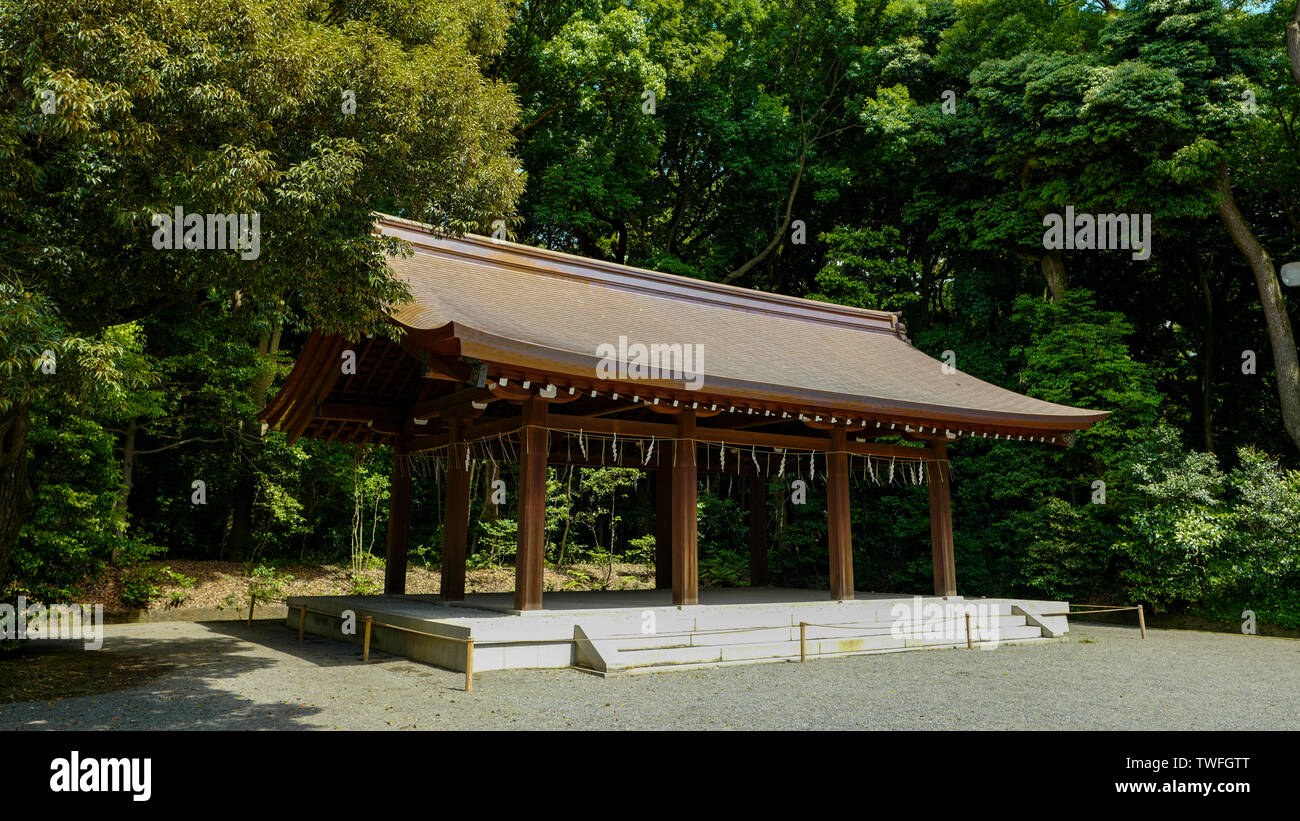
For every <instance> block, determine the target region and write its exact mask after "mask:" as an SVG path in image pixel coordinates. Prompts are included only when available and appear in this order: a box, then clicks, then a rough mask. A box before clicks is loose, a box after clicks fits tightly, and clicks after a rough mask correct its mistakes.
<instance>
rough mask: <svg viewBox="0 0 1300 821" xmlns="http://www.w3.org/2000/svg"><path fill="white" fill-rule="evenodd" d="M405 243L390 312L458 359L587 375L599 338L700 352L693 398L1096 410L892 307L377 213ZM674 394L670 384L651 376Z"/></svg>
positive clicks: (1045, 424) (1073, 416) (838, 406)
mask: <svg viewBox="0 0 1300 821" xmlns="http://www.w3.org/2000/svg"><path fill="white" fill-rule="evenodd" d="M378 230H379V231H380V232H381V233H382V234H384V235H387V236H393V237H397V238H400V239H403V240H406V241H408V242H410V243H411V244H412V247H413V249H414V255H413V256H410V257H406V258H403V257H393V258H391V259H390V266H391V268H392V270H393V271H394V273H395V274H396V275H397V276H398V277H399V278H400V279H402V280H404V281H405V282H406V283H407V285H408V287H409V288H410V291H411V295H412V298H413V299H412V301H411V302H409V303H407V304H405V305H403V306H401V307H399V308H397V309H396V310H394V311H393V313H392V318H393V319H394V321H396V322H397V323H399V324H401V325H403V326H405V327H406V328H409V329H412V330H426V331H434V330H437V331H440V332H441V333H440V334H439V336H441V337H443V338H452V339H454V340H455V342H456V343H457V353H458V354H459V355H460V356H463V357H468V358H473V359H478V360H482V361H485V362H490V363H498V364H501V363H506V364H509V365H512V366H515V367H517V368H520V369H524V370H532V371H534V372H537V373H544V374H548V375H551V376H565V375H567V376H570V377H575V378H578V379H585V380H587V382H588V383H590V382H593V381H594V380H595V378H596V363H597V362H598V361H599V356H598V355H597V353H596V351H597V348H598V347H599V346H600V345H602V344H606V343H608V344H611V345H617V343H618V340H619V337H620V336H623V337H627V341H628V343H629V344H632V343H638V342H639V343H643V344H646V345H649V344H652V343H661V344H674V343H679V344H699V345H701V346H703V367H702V368H701V370H702V376H703V384H702V387H701V390H700V394H707V395H709V396H713V397H719V396H721V397H727V398H731V399H734V400H737V401H739V400H746V401H751V402H759V403H775V404H788V405H789V406H791V407H817V408H824V409H827V410H839V411H844V412H846V413H848V412H852V413H858V414H863V415H876V416H895V417H896V416H899V415H900V414H902V416H904V417H905V418H906V417H915V418H924V419H926V420H939V421H940V422H951V423H952V424H954V425H961V424H962V423H965V424H967V426H968V429H970V428H972V427H973V428H975V429H978V428H979V427H982V426H984V425H1015V426H1017V427H1022V428H1024V429H1026V430H1030V431H1043V432H1067V431H1074V430H1081V429H1084V428H1087V427H1089V426H1091V425H1092V424H1093V423H1095V422H1097V421H1100V420H1102V419H1104V418H1105V417H1106V415H1107V414H1106V413H1105V412H1101V411H1093V410H1087V409H1083V408H1074V407H1069V406H1065V405H1058V404H1054V403H1051V402H1045V401H1042V400H1039V399H1033V398H1031V397H1028V396H1024V395H1022V394H1019V393H1016V392H1014V391H1010V390H1006V389H1004V388H1000V387H998V386H996V385H993V384H990V383H988V382H984V381H982V380H980V379H976V378H975V377H973V376H970V375H968V374H964V373H961V372H959V371H958V372H949V373H945V372H944V370H943V367H942V363H940V362H939V360H937V359H934V358H932V357H930V356H927V355H926V354H924V353H922V352H921V351H918V350H917V349H916V348H914V347H912V345H911V343H910V342H909V341H908V340H907V338H906V336H905V335H904V332H903V328H902V326H901V325H900V323H899V322H898V320H897V316H896V315H895V314H891V313H887V312H883V311H869V310H862V309H857V308H849V307H845V306H840V305H834V304H829V303H823V302H816V301H811V300H805V299H797V298H794V297H786V296H782V295H777V294H769V293H765V292H761V291H754V290H750V289H746V288H736V287H732V286H726V285H720V284H716V283H709V282H704V281H700V280H695V279H690V278H687V277H679V276H672V275H669V274H662V273H658V272H654V271H647V270H644V269H638V268H632V267H630V266H621V265H614V264H612V263H606V262H601V261H597V260H590V259H585V258H582V257H576V256H572V255H569V254H562V253H558V252H553V251H547V250H543V249H537V248H532V247H529V246H524V245H519V244H516V243H510V242H505V241H499V240H492V239H488V238H484V237H478V236H473V235H467V236H463V237H442V236H435V235H433V234H431V233H430V232H429V230H428V228H427V227H426V226H423V225H420V224H419V223H413V222H410V221H407V220H401V219H397V218H393V217H387V216H382V215H381V216H380V219H379V224H378ZM649 384H653V385H658V386H665V387H677V388H679V389H680V388H681V387H682V383H681V382H680V381H678V382H677V383H676V384H675V385H674V384H673V383H671V382H664V381H658V382H653V383H649Z"/></svg>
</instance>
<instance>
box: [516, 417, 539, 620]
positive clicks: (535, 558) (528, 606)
mask: <svg viewBox="0 0 1300 821" xmlns="http://www.w3.org/2000/svg"><path fill="white" fill-rule="evenodd" d="M523 424H524V429H523V431H522V432H521V433H520V440H521V442H522V447H521V452H520V455H519V540H518V545H519V549H518V551H517V553H516V555H515V609H516V610H541V609H542V579H543V575H542V571H543V569H544V568H545V567H546V450H547V448H546V434H547V432H546V400H545V399H541V398H538V397H535V396H534V397H532V398H531V399H526V400H524V407H523Z"/></svg>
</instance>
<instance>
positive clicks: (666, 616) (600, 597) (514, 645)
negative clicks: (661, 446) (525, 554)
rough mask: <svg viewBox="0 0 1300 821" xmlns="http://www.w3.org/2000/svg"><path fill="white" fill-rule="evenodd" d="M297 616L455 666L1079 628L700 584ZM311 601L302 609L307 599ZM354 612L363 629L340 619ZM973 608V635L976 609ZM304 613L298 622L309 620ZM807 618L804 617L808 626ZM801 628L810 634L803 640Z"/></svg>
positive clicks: (391, 601) (490, 596)
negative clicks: (692, 591) (684, 588)
mask: <svg viewBox="0 0 1300 821" xmlns="http://www.w3.org/2000/svg"><path fill="white" fill-rule="evenodd" d="M288 606H289V613H288V616H287V617H286V620H285V624H286V626H288V627H290V628H293V629H295V630H297V629H299V627H300V626H301V627H302V629H303V630H304V631H305V632H307V633H312V634H314V635H320V636H326V637H330V638H335V639H339V640H343V641H350V642H353V643H356V644H361V643H362V642H363V641H364V634H365V630H364V625H365V619H366V617H367V616H369V617H370V619H371V628H370V631H371V632H370V646H371V648H373V649H378V650H383V651H385V652H388V653H392V654H395V655H400V656H405V657H407V658H410V659H412V660H415V661H422V662H426V663H429V664H434V665H437V666H439V667H444V668H447V669H450V670H457V671H464V670H465V669H466V661H467V653H468V650H469V647H470V644H469V641H470V640H472V641H473V669H474V671H475V672H482V671H487V670H504V669H523V668H542V667H577V668H579V669H583V670H588V671H590V672H594V673H599V674H603V675H610V674H620V673H641V672H656V671H662V670H668V669H684V668H696V667H712V666H720V665H728V664H755V663H759V662H769V661H788V660H794V661H798V660H799V659H800V657H801V651H802V652H803V653H804V654H806V657H807V658H822V657H834V656H845V655H858V654H865V653H890V652H899V651H904V650H921V649H938V648H946V647H966V646H968V638H969V641H970V643H971V644H972V645H974V646H978V647H982V648H992V647H996V646H998V645H999V644H1011V643H1023V642H1030V641H1048V640H1053V639H1056V638H1059V637H1060V636H1063V635H1064V634H1065V633H1066V632H1067V631H1068V630H1069V624H1068V621H1067V618H1066V617H1065V616H1061V615H1047V614H1059V613H1065V612H1066V611H1068V610H1069V606H1068V603H1067V602H1061V601H1039V600H1029V599H965V598H962V597H960V596H957V597H949V598H939V597H936V596H924V597H920V596H907V595H900V594H883V593H857V594H856V598H855V599H853V600H850V601H829V600H827V593H826V591H824V590H799V589H791V588H773V587H760V588H748V587H741V588H725V589H715V590H701V591H700V604H698V605H690V606H681V607H679V606H677V605H674V604H673V603H672V591H670V590H618V591H564V592H548V593H546V595H545V596H544V598H543V606H544V609H542V610H532V611H519V610H515V609H514V594H513V593H471V594H469V595H468V596H466V598H465V600H464V601H463V602H443V601H441V600H440V599H439V598H438V597H437V596H419V595H406V596H293V597H290V598H289V600H288ZM304 607H305V609H306V613H305V617H304V614H303V612H302V611H303V609H304ZM346 611H351V613H352V614H353V615H354V617H355V621H354V624H355V630H354V631H353V632H352V633H351V634H345V633H344V632H343V630H342V628H341V625H342V624H343V618H344V616H345V612H346ZM967 615H970V617H971V618H970V630H969V633H968V629H967V619H966V616H967ZM300 620H301V621H300ZM801 623H802V624H803V627H802V628H801ZM801 633H802V636H803V641H802V642H801Z"/></svg>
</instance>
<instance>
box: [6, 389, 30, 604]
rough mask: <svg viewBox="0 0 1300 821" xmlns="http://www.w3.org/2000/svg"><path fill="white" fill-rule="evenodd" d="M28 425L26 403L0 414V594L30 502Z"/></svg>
mask: <svg viewBox="0 0 1300 821" xmlns="http://www.w3.org/2000/svg"><path fill="white" fill-rule="evenodd" d="M30 428H31V416H30V409H29V407H28V406H27V405H26V404H15V405H13V406H12V407H11V408H10V409H9V410H8V412H6V413H4V414H0V596H3V595H4V591H5V588H6V587H7V586H8V585H9V578H10V577H9V564H10V559H11V558H12V557H13V553H14V546H15V545H16V544H17V543H18V531H19V529H20V528H21V526H22V522H23V519H24V518H26V516H27V510H28V509H29V508H30V507H31V505H32V489H31V486H30V485H28V484H27V431H28V430H29V429H30Z"/></svg>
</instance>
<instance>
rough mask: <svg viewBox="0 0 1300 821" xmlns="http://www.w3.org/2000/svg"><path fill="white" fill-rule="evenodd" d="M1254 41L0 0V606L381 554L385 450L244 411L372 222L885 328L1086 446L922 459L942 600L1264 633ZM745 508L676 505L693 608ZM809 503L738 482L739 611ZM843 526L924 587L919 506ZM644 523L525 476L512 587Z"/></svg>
mask: <svg viewBox="0 0 1300 821" xmlns="http://www.w3.org/2000/svg"><path fill="white" fill-rule="evenodd" d="M1297 14H1298V13H1297V9H1296V5H1295V3H1294V2H1290V3H1288V2H1278V3H1262V4H1246V3H1236V2H1223V1H1222V0H1145V1H1142V2H1138V1H1135V2H1129V3H1111V2H1109V0H1096V2H1082V1H1081V2H1046V0H960V1H959V2H953V1H952V0H888V1H886V0H875V2H867V1H860V2H850V0H839V1H838V2H836V1H835V0H822V1H819V2H798V1H797V0H789V1H787V0H711V1H710V0H705V2H692V3H687V2H682V1H681V0H625V1H624V2H614V0H525V1H523V2H506V1H504V0H498V1H497V2H493V0H378V1H375V0H365V1H364V2H363V1H362V0H355V1H354V2H348V1H347V0H338V1H336V2H324V1H323V0H321V1H317V0H289V1H288V2H284V0H277V2H257V1H256V0H225V1H224V2H200V0H130V2H127V0H98V1H97V2H85V0H75V1H74V0H39V1H38V2H36V1H34V0H14V2H10V3H6V4H5V5H4V7H3V8H2V9H0V78H2V80H0V81H2V82H3V89H2V94H3V97H2V98H0V311H2V313H0V380H3V381H2V382H0V384H2V385H3V390H0V443H2V444H3V449H0V591H6V590H7V593H8V595H10V596H12V595H14V594H17V593H25V594H27V595H29V596H33V597H36V598H39V599H44V600H47V601H52V600H56V599H69V598H75V597H76V596H77V595H78V592H79V590H81V589H82V588H83V587H84V585H85V584H86V583H87V580H88V579H92V578H93V577H94V574H95V573H97V572H99V571H100V570H102V569H103V568H104V567H105V566H107V565H109V564H118V565H130V564H133V563H138V562H142V561H145V560H146V559H149V558H155V559H156V558H212V559H218V558H220V559H225V560H235V561H243V562H249V563H250V564H257V563H268V564H271V565H274V564H277V563H288V562H313V563H339V562H346V561H347V560H348V558H349V556H350V555H352V554H354V553H355V552H356V551H358V550H359V551H362V552H365V553H373V554H374V555H375V556H377V557H379V556H382V553H383V541H384V539H383V532H384V526H385V519H386V513H387V498H386V497H387V471H388V466H389V465H390V456H389V455H388V453H387V452H386V451H385V449H383V448H365V447H355V446H351V445H345V444H328V443H321V442H313V441H299V442H297V443H295V444H293V445H289V444H287V442H286V440H285V438H284V436H283V435H282V434H280V433H277V432H274V431H263V430H262V429H261V426H260V424H259V423H258V422H257V421H256V419H255V414H256V412H257V411H258V410H259V409H260V408H261V407H262V406H263V405H264V403H265V402H266V401H267V399H268V398H269V397H270V396H272V395H273V394H274V391H275V389H276V387H277V386H278V384H279V383H280V381H281V380H282V379H283V377H284V375H285V374H286V373H287V372H288V369H289V368H290V367H291V365H292V362H293V357H294V355H295V352H296V351H297V350H298V349H299V347H300V345H301V343H302V341H303V339H304V338H305V336H306V334H307V332H308V331H309V330H310V329H311V328H312V327H320V328H323V329H326V330H330V331H340V332H344V333H348V334H350V335H352V336H354V337H355V336H359V335H361V334H364V333H369V332H375V331H377V330H378V331H379V332H382V323H381V322H380V320H379V317H380V315H381V313H382V306H383V305H384V304H385V302H386V301H387V300H390V299H394V298H398V297H400V295H401V287H400V286H399V285H397V284H395V283H393V282H392V280H391V279H390V278H389V277H388V276H387V273H386V271H385V269H384V268H383V251H384V250H385V248H384V247H383V245H382V244H381V243H380V242H379V241H378V240H375V239H373V238H371V237H370V236H369V224H370V223H369V220H370V217H369V214H370V212H371V211H372V210H380V211H385V212H388V213H394V214H399V215H402V216H407V217H410V218H414V219H420V220H425V221H428V222H431V223H434V224H435V225H437V226H438V227H439V228H441V229H444V230H451V231H463V230H471V231H477V232H481V233H488V232H490V231H491V226H492V225H493V223H494V222H496V221H497V220H504V221H505V222H506V224H507V226H508V228H509V231H510V232H511V236H512V238H514V239H516V240H518V241H520V242H524V243H529V244H534V245H541V246H545V247H549V248H554V249H558V250H562V251H568V252H573V253H578V254H582V255H584V256H589V257H596V258H600V259H606V260H611V261H614V262H619V263H627V264H632V265H638V266H643V267H648V268H653V269H656V270H660V271H666V272H670V273H674V274H682V275H685V276H691V277H697V278H701V279H707V280H711V281H720V282H729V283H733V284H736V285H742V286H745V287H749V288H757V289H762V290H768V291H775V292H780V293H784V294H792V295H796V296H803V297H809V298H812V299H819V300H829V301H834V302H839V303H843V304H848V305H857V306H863V307H869V308H880V309H886V310H895V311H901V312H902V314H903V318H904V320H905V322H906V323H907V327H908V333H909V336H910V337H911V339H912V340H913V342H914V343H915V345H916V346H917V347H918V348H920V349H921V350H924V351H926V352H927V353H929V354H931V355H932V356H935V357H940V356H941V355H942V354H943V352H945V351H949V352H951V353H952V355H953V356H955V364H956V366H957V367H958V368H959V369H961V370H963V371H966V372H968V373H971V374H973V375H975V376H977V377H979V378H981V379H985V380H988V381H991V382H994V383H996V384H999V385H1002V386H1005V387H1007V388H1010V389H1012V390H1016V391H1020V392H1023V393H1027V394H1029V395H1032V396H1036V397H1040V398H1042V399H1046V400H1050V401H1053V402H1061V403H1065V404H1070V405H1077V406H1083V407H1089V408H1099V409H1104V410H1109V411H1111V412H1112V415H1111V417H1110V418H1109V419H1108V420H1107V421H1106V422H1104V423H1102V424H1099V425H1097V426H1096V427H1095V428H1093V429H1092V430H1090V431H1088V432H1087V433H1084V434H1082V435H1080V436H1079V437H1078V442H1077V444H1076V445H1075V446H1074V447H1073V448H1070V449H1068V450H1066V449H1058V448H1052V447H1046V446H1030V445H1027V444H1009V443H993V442H986V441H968V442H962V443H961V444H959V445H957V446H955V447H953V448H951V456H952V465H953V469H954V472H955V484H954V493H955V497H954V500H953V507H954V526H955V540H956V551H957V578H958V585H959V589H960V591H961V592H962V593H964V594H966V595H1006V594H1024V595H1034V596H1050V597H1063V598H1069V599H1071V600H1075V601H1094V602H1108V603H1123V604H1129V603H1134V604H1135V603H1144V604H1147V605H1149V606H1153V607H1155V608H1156V609H1157V610H1158V611H1160V612H1171V611H1172V612H1188V613H1193V614H1198V615H1203V616H1208V617H1211V618H1220V619H1233V618H1238V617H1239V615H1240V613H1241V612H1242V610H1243V609H1247V608H1249V609H1252V610H1254V611H1255V612H1256V614H1257V615H1258V618H1259V619H1260V620H1261V621H1266V622H1274V623H1280V624H1285V625H1290V626H1300V473H1297V470H1296V469H1297V466H1298V462H1300V460H1298V459H1297V457H1298V456H1300V450H1298V449H1300V369H1298V367H1297V360H1296V344H1295V337H1294V333H1293V331H1292V323H1293V321H1294V319H1295V308H1294V304H1295V302H1296V295H1297V291H1296V289H1294V288H1288V286H1285V285H1283V284H1281V283H1280V281H1279V278H1278V273H1277V268H1278V267H1279V266H1280V265H1281V264H1283V263H1286V262H1291V261H1298V260H1300V222H1297V216H1298V214H1300V186H1298V185H1297V183H1298V182H1300V143H1298V142H1297V133H1296V128H1297V115H1300V30H1298V29H1296V24H1295V22H1294V21H1295V20H1296V18H1297ZM1288 25H1290V27H1291V29H1292V30H1293V31H1295V32H1296V33H1295V35H1294V36H1295V37H1296V38H1297V39H1296V44H1297V52H1296V62H1295V63H1292V61H1290V60H1288V54H1287V45H1286V38H1287V32H1288ZM45 92H51V93H49V94H47V93H45ZM344 92H352V96H353V98H354V100H355V104H356V107H355V110H354V111H352V112H346V111H345V108H346V106H345V105H343V104H342V103H345V101H346V98H347V95H346V94H345V93H344ZM50 101H52V102H53V105H46V103H47V102H50ZM651 102H653V112H652V113H651V112H650V111H649V109H650V108H651V107H652V106H651ZM178 203H179V204H184V205H185V206H186V208H187V210H189V211H192V212H216V213H226V212H236V211H251V210H256V211H259V212H260V213H261V220H262V226H263V237H262V249H263V253H262V255H261V257H260V258H259V259H258V260H256V261H253V262H242V261H240V260H239V259H238V256H237V255H236V254H233V253H231V254H221V253H206V254H205V253H192V254H164V253H159V252H156V251H154V250H153V249H152V248H151V247H150V245H149V242H148V237H149V236H150V234H151V231H152V229H151V228H150V224H149V220H150V215H151V214H153V213H155V212H159V211H163V212H169V211H170V210H171V208H172V206H173V205H174V204H178ZM1067 205H1073V206H1074V207H1075V208H1076V210H1078V211H1081V212H1090V213H1144V214H1151V215H1152V217H1153V226H1154V235H1153V238H1152V248H1151V250H1152V253H1151V255H1150V258H1149V259H1147V260H1144V261H1143V260H1134V259H1132V255H1131V254H1130V253H1129V252H1127V251H1100V250H1091V251H1088V250H1069V251H1047V250H1044V247H1043V245H1044V244H1043V241H1042V238H1043V230H1044V229H1043V222H1042V220H1043V217H1044V215H1046V214H1049V213H1060V212H1061V211H1062V210H1063V209H1064V207H1065V206H1067ZM800 238H802V239H804V241H803V242H799V241H797V240H798V239H800ZM1288 302H1289V304H1288ZM702 332H705V333H706V332H707V329H702ZM790 344H792V345H798V344H799V340H791V341H790ZM47 352H49V354H47ZM50 354H52V355H53V359H51V357H50ZM50 362H56V363H57V367H56V368H54V369H53V372H50V371H51V368H49V367H48V365H49V363H50ZM493 478H496V477H495V476H494V475H489V474H488V472H487V470H486V469H480V470H476V473H475V477H474V499H475V500H476V501H475V503H474V505H473V521H472V531H471V533H472V535H471V538H472V540H473V553H472V556H471V564H473V565H477V566H483V565H488V564H500V563H506V564H508V563H510V562H511V561H512V558H513V552H514V535H515V534H514V530H513V528H514V521H513V520H514V510H513V507H512V504H513V501H514V498H513V495H512V494H513V488H514V478H513V477H512V476H511V474H510V467H509V466H505V467H504V468H503V473H502V478H504V479H505V480H506V482H507V487H508V490H509V493H510V494H511V495H510V496H509V499H508V502H507V504H506V505H504V506H501V507H499V508H498V507H497V506H494V505H492V504H490V500H489V492H488V491H489V482H490V481H491V479H493ZM196 479H201V480H203V481H204V483H205V486H206V504H203V505H196V504H193V503H192V494H193V489H192V482H193V481H194V480H196ZM1098 480H1100V481H1103V482H1104V483H1105V500H1104V503H1103V504H1097V503H1094V498H1095V486H1094V483H1095V482H1096V481H1098ZM743 490H744V488H743V487H742V486H741V485H740V484H739V483H738V482H737V483H735V484H734V486H733V483H732V482H730V481H729V480H727V479H725V478H723V479H721V480H719V479H718V478H717V477H713V478H711V479H709V480H707V484H706V483H705V480H702V482H701V493H700V529H701V532H700V550H701V576H702V580H703V581H704V582H705V583H706V584H720V585H725V584H743V583H746V581H747V573H748V567H747V553H748V547H747V544H748V533H747V530H746V524H745V517H744V515H743V511H744V509H745V507H744V506H745V502H744V499H745V497H744V494H743ZM823 490H824V485H823V484H822V483H821V482H820V481H814V482H813V483H812V484H811V488H810V493H809V497H808V501H807V503H806V504H803V505H795V504H792V503H791V502H790V494H789V488H788V486H786V485H784V484H782V483H780V482H777V481H774V482H773V484H772V487H771V496H770V504H771V515H770V517H769V518H770V521H771V523H772V534H771V535H772V545H773V548H772V550H773V553H772V569H773V581H774V582H775V583H778V584H787V585H823V584H825V577H826V574H827V567H826V564H827V557H826V556H827V554H826V547H825V540H826V532H825V531H826V522H825V508H824V504H823V500H824V497H823V495H822V494H823ZM852 492H853V516H854V522H853V543H854V554H855V565H856V567H855V573H856V580H857V586H858V587H859V588H860V589H865V590H888V591H897V592H925V591H927V590H928V589H930V585H931V581H930V554H929V520H928V509H927V504H926V492H925V489H924V487H894V488H878V487H875V486H874V485H867V484H864V483H862V482H860V481H859V480H854V485H853V489H852ZM439 495H440V494H439V489H438V488H436V487H435V486H434V483H433V480H432V479H417V480H416V492H415V504H414V508H413V514H412V515H413V526H412V527H413V531H412V545H413V551H414V556H415V558H414V560H415V561H416V562H421V561H423V562H428V563H436V562H437V561H438V556H439V553H440V541H439V540H440V526H441V519H442V511H441V505H442V502H441V500H440V498H439ZM652 502H653V493H652V492H651V489H650V487H649V483H648V482H647V481H646V480H645V477H644V476H642V475H641V474H638V473H637V472H635V471H629V470H620V469H610V468H603V469H592V470H586V469H573V470H570V469H568V468H553V469H552V470H551V489H550V493H549V499H548V532H547V535H548V541H549V542H550V555H549V558H550V559H551V560H552V561H561V560H562V559H563V560H564V561H573V560H577V559H590V560H597V561H603V560H614V559H617V560H618V561H645V560H649V559H650V558H651V557H652V556H653V537H652V535H651V534H652V533H653V530H654V528H653V518H652V517H653V510H652V508H653V504H652ZM377 560H378V559H374V560H371V561H377Z"/></svg>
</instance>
